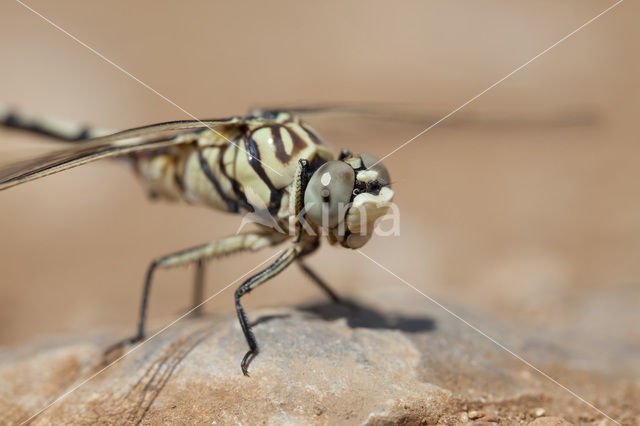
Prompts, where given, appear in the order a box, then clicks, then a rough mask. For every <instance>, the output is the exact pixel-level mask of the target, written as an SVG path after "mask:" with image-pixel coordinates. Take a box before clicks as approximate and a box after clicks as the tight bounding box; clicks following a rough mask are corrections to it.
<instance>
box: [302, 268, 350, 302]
mask: <svg viewBox="0 0 640 426" xmlns="http://www.w3.org/2000/svg"><path fill="white" fill-rule="evenodd" d="M298 265H299V266H300V268H301V269H302V271H303V272H304V273H305V274H306V275H307V276H308V277H309V278H311V280H312V281H313V282H314V283H316V284H317V285H318V287H320V288H321V289H322V291H324V292H325V293H326V295H327V296H329V298H330V299H331V300H333V301H334V302H336V303H342V299H340V296H338V295H337V294H336V293H335V292H334V291H333V290H332V289H331V287H329V285H328V284H327V283H326V282H325V281H324V280H323V279H322V278H320V276H319V275H318V274H316V273H315V271H314V270H313V269H311V268H310V267H309V265H307V264H306V263H304V262H303V261H302V259H298Z"/></svg>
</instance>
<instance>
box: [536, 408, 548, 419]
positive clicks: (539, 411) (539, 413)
mask: <svg viewBox="0 0 640 426" xmlns="http://www.w3.org/2000/svg"><path fill="white" fill-rule="evenodd" d="M545 413H546V411H545V409H544V408H542V407H538V408H536V409H535V411H534V412H533V415H534V416H535V417H542V416H544V415H545Z"/></svg>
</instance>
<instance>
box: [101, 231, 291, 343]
mask: <svg viewBox="0 0 640 426" xmlns="http://www.w3.org/2000/svg"><path fill="white" fill-rule="evenodd" d="M287 237H288V236H287V235H285V234H279V233H276V232H265V233H253V234H240V235H233V236H230V237H227V238H223V239H221V240H218V241H214V242H212V243H209V244H204V245H200V246H197V247H193V248H190V249H186V250H182V251H179V252H176V253H173V254H170V255H167V256H163V257H159V258H157V259H155V260H154V261H153V262H151V264H150V265H149V268H148V269H147V274H146V277H145V281H144V288H143V291H142V302H141V304H140V315H139V317H138V328H137V332H136V334H135V335H134V336H133V337H130V338H127V339H124V340H122V341H120V342H118V343H116V344H114V345H112V346H110V347H109V348H107V350H106V351H105V355H108V354H110V353H111V352H113V351H114V350H116V349H118V348H121V347H123V346H125V345H127V344H132V343H137V342H139V341H141V340H142V339H144V338H145V325H146V318H147V307H148V304H149V294H150V292H151V282H152V278H153V274H154V272H155V270H156V269H157V268H170V267H173V266H179V265H185V264H188V263H193V262H196V263H197V265H198V269H201V268H203V267H204V265H203V263H204V260H205V259H209V258H214V257H221V256H224V255H227V254H231V253H237V252H241V251H257V250H260V249H262V248H264V247H270V246H273V245H276V244H278V243H281V242H282V241H284V240H285V239H286V238H287ZM203 277H204V274H203V271H202V270H200V271H199V272H198V271H197V272H196V292H200V291H201V290H200V289H199V288H198V287H202V285H203V284H202V279H203ZM198 282H200V283H198ZM198 298H199V299H200V296H198ZM199 303H201V302H199ZM199 303H198V304H199Z"/></svg>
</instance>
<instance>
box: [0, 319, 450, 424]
mask: <svg viewBox="0 0 640 426" xmlns="http://www.w3.org/2000/svg"><path fill="white" fill-rule="evenodd" d="M307 316H308V315H307ZM307 316H305V314H302V313H299V312H294V311H287V310H283V311H278V312H276V313H272V312H268V313H265V314H264V315H263V316H262V318H263V320H262V322H261V323H260V324H259V325H258V326H257V327H256V335H257V337H258V339H259V342H260V344H261V348H262V350H261V353H260V354H259V356H258V357H256V358H255V360H254V361H253V363H252V364H251V366H250V373H251V376H250V377H244V376H243V375H242V373H241V371H240V367H239V362H240V359H241V357H242V355H243V354H244V352H245V351H246V343H245V341H244V338H243V336H242V334H241V333H240V331H239V329H238V328H239V327H238V326H237V324H236V321H235V319H234V318H233V317H231V316H229V317H224V318H220V319H217V320H215V322H216V324H215V327H213V326H212V321H211V318H209V319H200V320H191V321H184V322H181V323H179V324H178V325H176V326H175V327H172V328H171V329H169V330H168V331H167V332H166V334H162V335H161V336H158V337H157V338H155V339H153V340H151V341H149V342H148V343H146V344H145V345H143V346H142V347H141V348H140V349H138V350H137V351H135V352H133V353H132V354H130V355H129V356H127V357H125V358H124V359H123V360H122V361H120V362H119V363H117V364H115V365H113V366H112V367H110V368H108V369H107V370H105V371H103V372H100V373H98V372H99V371H100V369H101V368H102V365H101V364H100V362H99V361H100V359H101V356H100V354H101V350H102V349H103V346H102V345H100V344H99V343H98V342H96V343H94V344H87V343H73V342H70V343H68V344H63V345H60V346H53V347H50V348H46V349H42V350H40V351H39V352H38V353H37V354H36V355H31V356H20V355H18V354H16V356H14V357H13V360H7V359H5V361H7V362H5V363H4V364H3V365H2V366H1V367H0V381H1V382H2V383H3V386H2V388H1V389H0V397H1V398H0V399H2V401H4V402H2V403H1V405H2V406H1V412H2V413H3V415H2V416H3V417H4V418H5V419H6V420H8V421H9V422H11V423H13V422H18V421H21V420H25V419H26V418H28V417H29V416H30V415H32V414H34V413H36V412H37V411H38V410H40V409H41V408H43V407H45V406H46V405H47V404H48V403H49V402H50V401H51V400H52V399H53V398H55V397H56V396H57V395H58V396H59V395H62V394H63V392H64V390H65V389H68V388H72V387H73V386H74V385H77V384H80V383H81V381H82V380H83V378H84V377H89V376H91V375H92V374H96V373H98V374H97V375H96V376H95V377H94V378H93V379H91V380H90V381H88V382H87V383H85V384H83V385H82V386H80V387H79V388H78V389H77V390H75V391H74V392H72V393H70V394H69V395H68V396H66V397H65V398H64V399H62V400H60V401H59V402H58V403H56V404H54V405H53V406H51V407H50V408H49V409H47V410H46V411H45V412H43V413H42V414H41V415H40V416H38V417H37V418H36V421H35V423H36V424H47V423H54V424H55V423H69V422H71V423H77V424H82V423H93V422H106V423H129V424H136V423H140V422H143V423H174V424H175V423H180V422H181V421H184V420H185V419H189V422H190V423H208V424H214V423H213V422H215V424H232V423H233V424H302V423H308V422H309V421H310V420H311V421H315V422H317V423H330V424H339V423H352V422H358V423H362V422H365V423H366V424H370V425H381V424H390V423H392V422H394V421H396V420H397V419H399V418H403V419H405V420H406V421H410V422H413V421H414V420H415V421H417V422H418V423H419V422H420V421H422V420H423V419H426V421H427V422H428V423H430V424H433V423H435V422H437V420H438V418H439V416H440V415H441V414H442V412H443V411H444V408H445V407H446V406H447V404H448V401H449V399H450V396H451V393H450V392H448V391H446V390H443V389H441V388H439V387H437V386H435V385H432V384H429V383H425V382H423V381H421V380H420V379H419V378H418V374H417V369H416V368H417V366H418V363H419V362H420V354H419V353H418V352H417V350H416V348H415V346H414V345H413V344H412V343H411V341H410V340H409V339H407V338H406V337H405V336H404V335H403V334H402V333H400V332H397V331H390V330H385V331H380V330H375V331H374V330H369V329H366V328H356V329H353V328H350V327H349V326H348V325H347V323H346V321H345V320H344V319H338V320H335V321H331V322H327V321H323V320H321V319H309V318H307ZM5 358H8V357H6V356H5Z"/></svg>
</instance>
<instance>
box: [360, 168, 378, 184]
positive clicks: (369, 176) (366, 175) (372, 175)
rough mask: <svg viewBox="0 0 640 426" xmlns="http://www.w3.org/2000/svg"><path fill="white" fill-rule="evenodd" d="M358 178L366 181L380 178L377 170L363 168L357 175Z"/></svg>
mask: <svg viewBox="0 0 640 426" xmlns="http://www.w3.org/2000/svg"><path fill="white" fill-rule="evenodd" d="M356 179H358V180H359V181H360V182H365V183H366V182H373V181H374V180H376V179H378V172H376V171H375V170H361V171H359V172H358V174H357V175H356Z"/></svg>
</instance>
